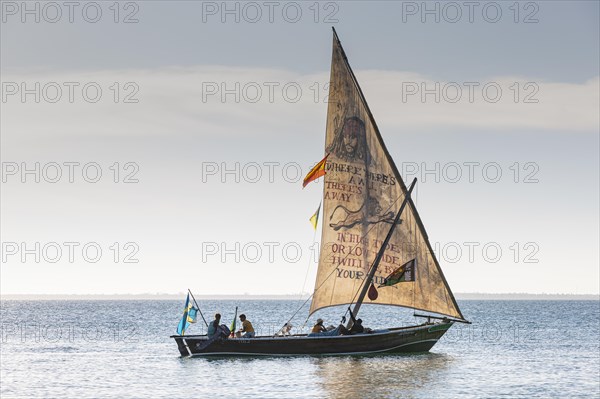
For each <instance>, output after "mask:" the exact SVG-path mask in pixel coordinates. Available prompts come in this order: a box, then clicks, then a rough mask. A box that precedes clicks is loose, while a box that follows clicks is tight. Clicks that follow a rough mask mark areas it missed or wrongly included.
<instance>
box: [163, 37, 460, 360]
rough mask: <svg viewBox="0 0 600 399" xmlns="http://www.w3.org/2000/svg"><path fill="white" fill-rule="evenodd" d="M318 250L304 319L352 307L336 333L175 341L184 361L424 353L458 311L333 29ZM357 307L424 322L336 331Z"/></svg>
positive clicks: (187, 337) (456, 319) (354, 316)
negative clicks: (408, 312) (387, 309)
mask: <svg viewBox="0 0 600 399" xmlns="http://www.w3.org/2000/svg"><path fill="white" fill-rule="evenodd" d="M324 152H325V158H324V160H325V161H326V162H325V163H324V171H325V175H324V178H323V179H324V187H323V218H322V219H323V222H322V230H321V251H320V255H319V263H318V269H317V277H316V282H315V289H314V292H313V295H312V302H311V306H310V311H309V312H310V315H312V314H313V313H314V312H317V311H318V310H320V309H323V308H326V307H330V306H338V305H349V306H348V311H347V312H351V316H352V317H350V320H349V321H348V324H347V325H346V326H345V327H344V328H342V327H338V329H336V330H334V333H333V334H331V332H330V333H319V334H291V335H282V336H256V337H254V338H248V339H244V338H241V339H240V338H233V339H231V338H230V339H227V338H225V337H211V338H209V337H208V336H207V335H173V336H171V337H172V338H173V339H175V341H176V343H177V346H178V348H179V352H180V353H181V355H182V356H227V355H236V356H237V355H249V356H297V355H342V354H376V353H398V352H424V351H429V350H430V349H431V348H432V347H433V345H435V343H436V342H437V341H438V340H439V339H440V338H441V337H442V336H443V335H444V333H445V332H446V331H447V330H448V329H449V328H450V327H451V326H452V325H453V324H454V323H456V322H463V323H469V322H468V321H467V320H466V319H465V318H464V317H463V315H462V313H461V311H460V309H459V307H458V304H457V303H456V300H455V298H454V295H453V294H452V291H451V290H450V287H449V286H448V282H447V281H446V279H445V277H444V274H443V273H442V269H441V268H440V265H439V262H438V260H437V258H436V256H435V254H434V252H433V248H432V246H431V244H430V242H429V239H428V236H427V233H426V231H425V227H424V226H423V223H422V221H421V218H420V217H419V214H418V212H417V209H416V207H415V204H414V202H413V200H412V199H411V193H412V190H413V188H414V186H415V183H416V179H415V180H413V182H412V184H411V185H410V187H407V186H406V185H405V183H404V181H403V180H402V177H401V176H400V173H399V172H398V169H397V168H396V165H395V164H394V161H393V160H392V158H391V156H390V154H389V152H388V151H387V149H386V147H385V144H384V142H383V139H382V137H381V134H380V132H379V129H378V127H377V124H376V123H375V119H374V118H373V114H372V113H371V111H370V109H369V106H368V105H367V102H366V100H365V96H364V94H363V92H362V90H361V88H360V86H359V84H358V81H357V80H356V76H355V75H354V72H353V71H352V68H351V67H350V64H349V63H348V59H347V57H346V54H345V52H344V49H343V48H342V45H341V43H340V40H339V37H338V35H337V33H336V32H335V29H333V55H332V62H331V76H330V86H329V104H328V110H327V126H326V139H325V151H324ZM363 303H370V304H377V305H390V306H401V307H405V308H411V309H414V310H415V311H417V310H418V311H424V312H427V314H426V315H422V314H415V316H417V317H423V323H421V324H418V325H414V326H408V327H391V328H385V329H378V330H371V331H368V330H367V331H364V332H362V333H358V334H352V335H342V334H338V333H337V332H336V331H342V330H345V331H347V330H348V329H351V327H352V326H353V324H354V320H358V319H357V316H358V313H359V310H360V308H361V305H362V304H363Z"/></svg>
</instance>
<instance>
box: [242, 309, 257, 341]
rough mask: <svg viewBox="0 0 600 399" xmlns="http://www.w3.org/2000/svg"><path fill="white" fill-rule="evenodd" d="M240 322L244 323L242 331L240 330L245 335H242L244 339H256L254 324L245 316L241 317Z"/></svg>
mask: <svg viewBox="0 0 600 399" xmlns="http://www.w3.org/2000/svg"><path fill="white" fill-rule="evenodd" d="M240 320H241V321H242V329H241V330H240V332H242V333H244V335H242V338H254V327H252V323H250V320H247V319H246V315H245V314H241V315H240Z"/></svg>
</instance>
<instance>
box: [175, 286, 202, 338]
mask: <svg viewBox="0 0 600 399" xmlns="http://www.w3.org/2000/svg"><path fill="white" fill-rule="evenodd" d="M197 314H198V309H196V308H195V307H193V306H192V304H191V303H190V294H189V293H188V294H187V298H186V299H185V307H184V309H183V317H182V318H181V320H180V321H179V325H178V326H177V334H179V335H184V334H185V330H187V329H188V327H189V326H190V323H195V322H196V316H197Z"/></svg>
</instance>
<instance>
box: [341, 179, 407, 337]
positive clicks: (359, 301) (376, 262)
mask: <svg viewBox="0 0 600 399" xmlns="http://www.w3.org/2000/svg"><path fill="white" fill-rule="evenodd" d="M415 184H417V178H416V177H415V178H414V180H413V181H412V183H411V185H410V188H409V189H408V192H407V193H406V195H405V196H404V201H402V205H401V206H400V210H399V211H398V214H396V217H395V218H394V223H392V227H390V231H388V234H387V236H386V237H385V240H383V244H381V248H380V249H379V252H378V253H377V257H376V258H375V260H374V261H373V266H371V270H369V274H368V275H367V277H366V278H365V282H364V284H363V287H362V290H361V291H360V295H359V296H358V299H357V300H356V304H355V305H354V309H353V310H351V312H352V315H353V316H354V317H356V315H357V314H358V311H359V310H360V306H361V305H362V303H363V300H364V299H365V295H366V294H367V291H368V290H369V286H370V285H371V283H372V282H373V276H375V272H376V271H377V267H378V266H379V262H380V261H381V258H382V257H383V254H384V252H385V248H386V247H387V245H388V243H389V242H390V238H392V233H393V232H394V229H395V228H396V225H397V224H398V223H399V222H400V215H402V211H404V207H405V206H406V204H407V203H408V200H409V198H410V193H411V192H412V190H413V188H414V187H415ZM352 324H353V323H352V318H350V321H349V322H348V328H350V327H352Z"/></svg>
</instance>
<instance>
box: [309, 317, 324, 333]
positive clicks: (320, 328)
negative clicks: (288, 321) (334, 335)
mask: <svg viewBox="0 0 600 399" xmlns="http://www.w3.org/2000/svg"><path fill="white" fill-rule="evenodd" d="M325 331H327V329H326V328H325V326H324V325H323V319H317V324H315V325H314V326H313V328H312V331H311V332H312V333H321V332H325Z"/></svg>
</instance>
